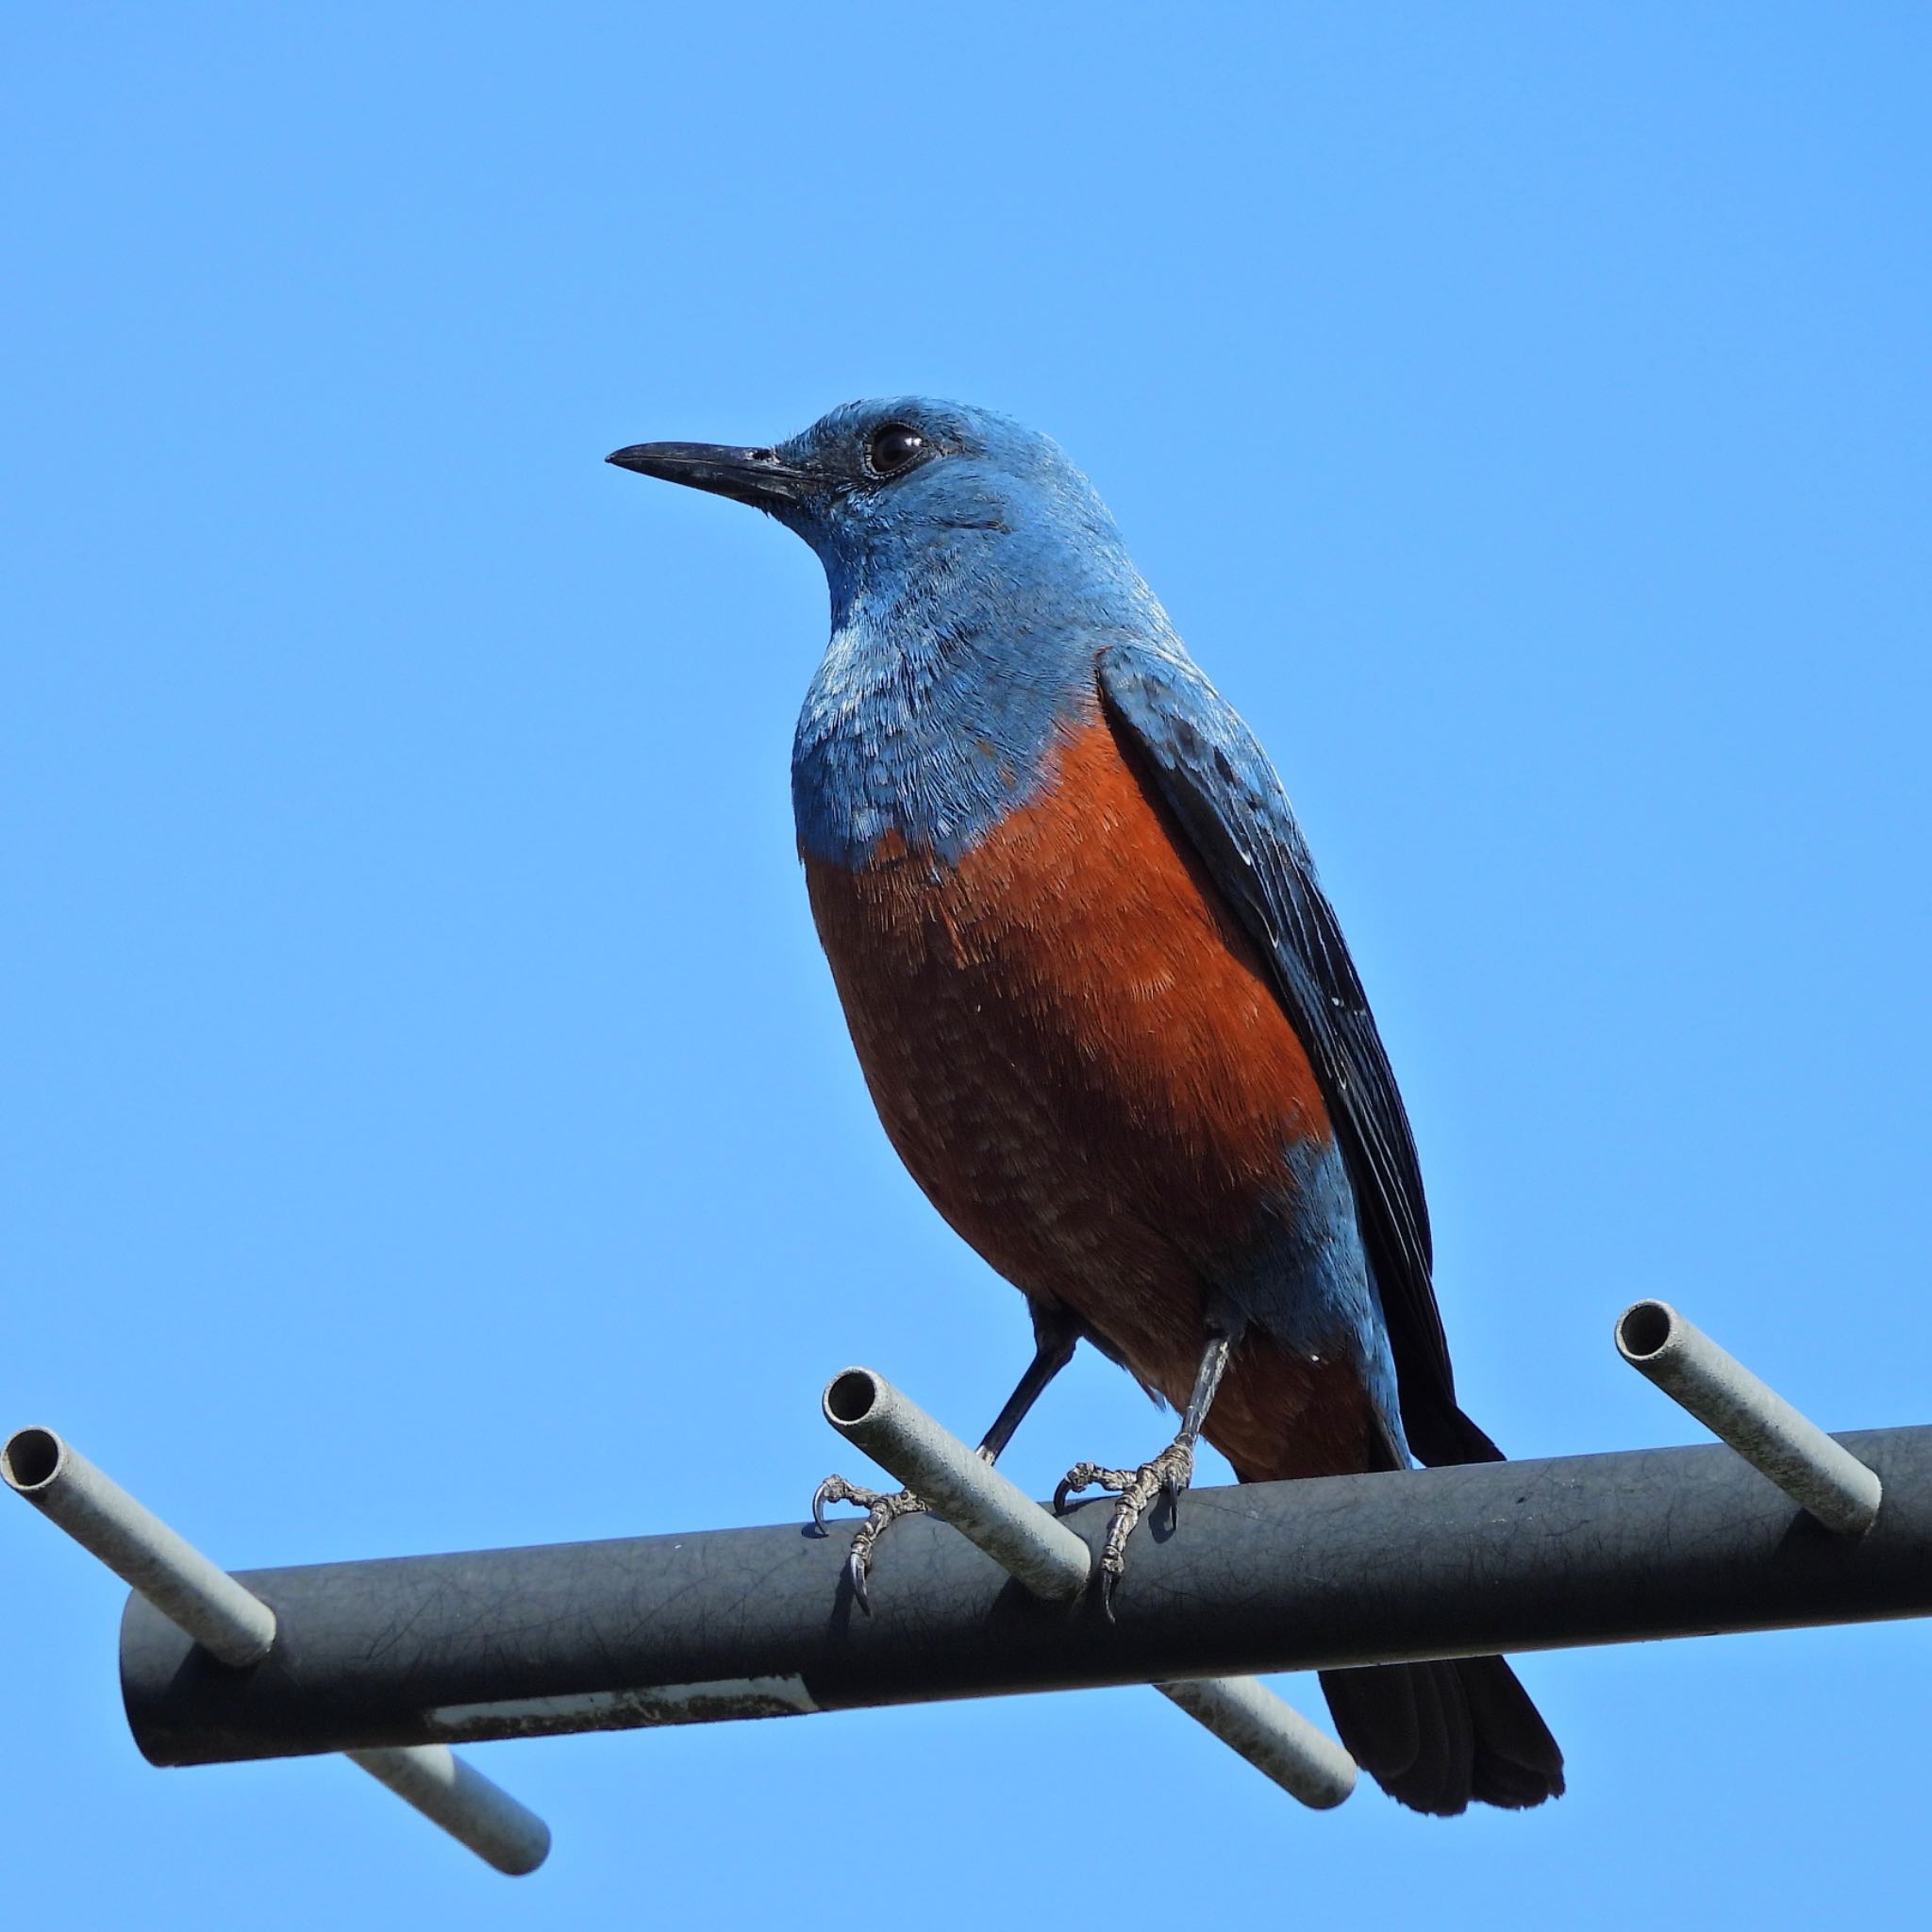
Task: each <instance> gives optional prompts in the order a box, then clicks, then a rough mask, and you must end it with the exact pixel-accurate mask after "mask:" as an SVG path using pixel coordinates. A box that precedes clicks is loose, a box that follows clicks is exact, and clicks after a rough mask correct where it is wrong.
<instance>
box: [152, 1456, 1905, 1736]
mask: <svg viewBox="0 0 1932 1932" xmlns="http://www.w3.org/2000/svg"><path fill="white" fill-rule="evenodd" d="M1840 1440H1841V1441H1843V1442H1844V1444H1845V1446H1846V1448H1848V1449H1849V1450H1850V1451H1851V1452H1852V1454H1853V1455H1855V1456H1857V1457H1858V1458H1859V1459H1860V1460H1861V1461H1864V1462H1866V1463H1868V1464H1870V1465H1871V1467H1872V1468H1873V1469H1874V1470H1875V1471H1876V1472H1877V1473H1878V1474H1879V1476H1880V1477H1881V1479H1882V1480H1883V1482H1884V1485H1885V1497H1886V1502H1885V1507H1884V1509H1883V1510H1882V1511H1881V1512H1880V1515H1879V1519H1878V1521H1877V1523H1876V1524H1874V1526H1873V1528H1872V1529H1871V1530H1870V1532H1869V1533H1868V1534H1866V1535H1865V1536H1863V1537H1860V1538H1857V1539H1856V1540H1853V1539H1848V1538H1840V1537H1836V1536H1833V1535H1832V1534H1831V1533H1830V1532H1829V1531H1827V1530H1825V1529H1824V1528H1823V1527H1822V1526H1821V1525H1820V1524H1817V1523H1816V1522H1814V1521H1813V1520H1812V1519H1811V1518H1810V1517H1809V1516H1807V1514H1805V1512H1804V1511H1802V1510H1801V1509H1799V1508H1798V1507H1796V1505H1794V1504H1793V1503H1792V1502H1791V1501H1790V1498H1789V1497H1788V1496H1786V1495H1785V1494H1783V1493H1782V1492H1781V1491H1778V1490H1777V1489H1775V1488H1774V1487H1773V1486H1772V1485H1771V1484H1770V1483H1768V1482H1766V1481H1765V1479H1764V1478H1763V1477H1762V1476H1761V1475H1759V1474H1757V1471H1756V1470H1754V1469H1752V1468H1751V1467H1750V1466H1749V1465H1748V1464H1746V1463H1744V1462H1743V1461H1741V1460H1740V1458H1739V1457H1737V1456H1736V1455H1734V1454H1733V1453H1732V1451H1731V1450H1729V1449H1727V1448H1726V1447H1724V1445H1723V1444H1722V1443H1709V1444H1706V1445H1703V1446H1700V1447H1695V1448H1687V1449H1654V1450H1639V1451H1631V1452H1625V1453H1623V1454H1619V1455H1613V1456H1588V1457H1565V1458H1562V1459H1559V1460H1554V1461H1546V1462H1513V1463H1478V1464H1472V1465H1469V1466H1467V1467H1463V1468H1451V1469H1435V1470H1417V1471H1408V1472H1404V1473H1400V1474H1377V1475H1352V1476H1326V1477H1323V1478H1320V1479H1319V1480H1315V1481H1310V1482H1303V1483H1257V1484H1251V1485H1248V1486H1246V1487H1241V1488H1233V1489H1220V1490H1205V1489H1204V1490H1194V1491H1190V1492H1189V1494H1188V1497H1187V1499H1186V1501H1185V1503H1184V1504H1183V1505H1182V1507H1181V1516H1180V1527H1179V1530H1178V1532H1177V1533H1176V1534H1174V1535H1173V1536H1162V1535H1158V1534H1150V1533H1149V1529H1150V1528H1153V1527H1155V1525H1149V1526H1147V1527H1143V1529H1142V1531H1141V1535H1139V1536H1137V1537H1136V1538H1135V1540H1134V1550H1133V1555H1132V1559H1131V1561H1130V1562H1129V1563H1128V1566H1127V1574H1126V1576H1125V1578H1124V1581H1123V1583H1122V1585H1121V1588H1120V1591H1119V1592H1118V1594H1117V1596H1116V1598H1115V1604H1114V1607H1115V1609H1116V1611H1117V1613H1118V1618H1119V1621H1118V1623H1117V1624H1114V1625H1111V1626H1109V1625H1108V1623H1107V1622H1106V1620H1105V1618H1104V1617H1102V1616H1101V1615H1100V1613H1099V1607H1098V1605H1097V1603H1096V1602H1095V1601H1094V1598H1093V1596H1092V1594H1091V1592H1090V1593H1089V1594H1088V1595H1086V1596H1083V1597H1082V1598H1081V1599H1080V1600H1079V1601H1078V1602H1077V1603H1075V1604H1074V1605H1073V1606H1072V1607H1062V1606H1059V1605H1054V1604H1045V1603H1041V1602H1040V1601H1039V1600H1038V1599H1036V1598H1034V1597H1032V1596H1031V1595H1029V1594H1028V1592H1027V1591H1025V1590H1024V1589H1023V1588H1022V1587H1021V1586H1020V1585H1019V1584H1018V1583H1016V1582H1014V1581H1013V1580H1012V1579H1011V1578H1010V1577H1008V1576H1007V1575H1006V1574H1004V1573H1003V1572H1002V1571H1001V1570H1000V1568H999V1566H998V1565H997V1564H995V1563H994V1562H993V1561H992V1560H991V1558H990V1557H986V1556H984V1555H983V1554H982V1553H981V1552H980V1551H978V1550H976V1549H974V1547H973V1545H972V1544H971V1543H969V1542H967V1541H965V1540H964V1539H963V1538H962V1537H960V1536H958V1535H957V1534H956V1533H955V1532H954V1531H953V1530H951V1529H949V1528H948V1527H947V1526H946V1525H945V1524H941V1523H936V1522H933V1521H931V1520H929V1519H927V1518H923V1517H909V1518H908V1519H906V1520H905V1521H903V1522H901V1523H899V1524H895V1525H894V1527H893V1530H892V1534H891V1537H890V1538H889V1539H888V1540H887V1541H886V1543H885V1545H884V1546H883V1547H882V1549H881V1551H880V1555H879V1559H878V1563H877V1566H876V1568H875V1570H874V1576H873V1592H872V1594H873V1605H874V1614H873V1615H872V1616H871V1617H866V1616H863V1615H862V1614H860V1613H858V1610H857V1608H856V1607H855V1606H854V1605H853V1603H852V1601H851V1598H850V1595H849V1592H848V1591H846V1589H845V1588H844V1587H843V1584H842V1581H841V1574H840V1572H841V1564H842V1563H843V1560H844V1557H845V1552H846V1549H847V1547H848V1546H849V1543H850V1538H851V1532H850V1530H849V1529H847V1528H845V1527H844V1526H843V1525H841V1526H840V1527H839V1528H838V1529H837V1530H836V1531H835V1532H834V1533H833V1534H832V1535H830V1536H828V1537H824V1538H820V1537H815V1536H813V1535H810V1534H809V1533H808V1532H807V1531H805V1530H803V1529H801V1528H800V1527H799V1526H797V1525H795V1524H785V1525H780V1526H777V1527H773V1528H764V1529H725V1530H707V1531H701V1532H696V1533H692V1534H689V1535H683V1536H653V1537H643V1538H638V1539H634V1540H626V1541H610V1542H595V1543H564V1544H556V1545H551V1546H549V1547H539V1548H534V1549H516V1550H493V1551H481V1552H477V1553H475V1554H471V1555H466V1556H441V1557H395V1558H389V1559H385V1560H379V1561H375V1562H362V1563H329V1564H319V1565H315V1566H312V1567H307V1568H302V1569H292V1570H256V1571H242V1572H240V1573H238V1574H239V1578H240V1580H241V1581H242V1582H243V1583H244V1584H246V1585H247V1587H248V1588H249V1589H250V1590H251V1591H256V1592H258V1594H259V1595H260V1596H261V1597H262V1598H263V1599H264V1600H265V1601H266V1602H267V1603H268V1604H269V1605H270V1606H271V1607H273V1608H274V1610H275V1614H276V1617H277V1620H278V1623H279V1635H278V1638H277V1641H276V1643H275V1649H274V1650H273V1651H272V1652H271V1653H270V1654H269V1656H268V1657H265V1658H264V1659H263V1660H262V1661H261V1662H260V1663H259V1664H258V1665H256V1666H255V1668H254V1669H253V1670H252V1671H249V1672H247V1673H246V1674H236V1673H233V1672H228V1671H224V1670H223V1669H222V1668H221V1667H220V1666H219V1665H216V1664H215V1663H213V1662H212V1660H211V1659H209V1658H208V1657H206V1656H205V1655H201V1654H198V1653H196V1651H195V1650H194V1648H193V1646H192V1645H191V1644H190V1643H189V1642H188V1641H187V1640H186V1639H185V1638H184V1637H183V1636H182V1635H181V1633H180V1632H179V1631H178V1630H176V1629H175V1628H174V1626H173V1625H171V1624H169V1623H168V1622H167V1621H166V1620H165V1619H164V1618H162V1617H161V1616H159V1615H158V1614H157V1613H156V1612H155V1611H154V1610H153V1609H151V1608H150V1607H147V1606H146V1605H145V1604H143V1603H142V1601H141V1600H140V1599H139V1598H136V1599H134V1600H132V1601H131V1602H130V1603H129V1605H128V1607H127V1612H126V1615H125V1619H124V1621H123V1624H122V1652H121V1658H122V1686H123V1691H124V1693H125V1698H126V1703H127V1710H128V1717H129V1721H130V1724H131V1725H132V1727H133V1731H134V1735H135V1740H136V1742H137V1743H138V1744H139V1745H140V1747H141V1749H142V1752H143V1753H144V1754H145V1755H146V1756H147V1757H149V1758H150V1759H151V1760H153V1761H154V1762H156V1763H160V1764H189V1763H208V1762H216V1761H220V1760H225V1759H236V1758H247V1757H278V1756H291V1755H297V1754H302V1753H308V1752H319V1751H344V1750H356V1749H365V1748H368V1747H371V1746H375V1745H381V1744H415V1743H457V1742H460V1741H462V1740H465V1739H485V1738H507V1737H525V1736H530V1735H533V1734H542V1733H550V1732H561V1731H576V1730H598V1729H614V1728H622V1727H625V1726H632V1725H646V1724H672V1723H691V1722H703V1721H706V1720H710V1719H722V1718H744V1717H776V1716H783V1715H787V1714H791V1713H796V1712H806V1711H813V1710H837V1709H847V1708H855V1707H863V1706H868V1705H888V1704H909V1703H918V1702H922V1701H927V1700H936V1699H942V1698H953V1697H975V1696H997V1695H1002V1694H1006V1693H1010V1692H1017V1691H1043V1690H1055V1689H1066V1688H1073V1687H1076V1686H1086V1685H1099V1684H1124V1683H1152V1682H1165V1681H1168V1680H1171V1679H1174V1678H1179V1677H1207V1676H1239V1675H1245V1674H1252V1673H1257V1672H1269V1671H1280V1670H1301V1669H1326V1668H1330V1667H1335V1666H1346V1665H1351V1664H1365V1663H1373V1662H1377V1661H1389V1660H1396V1659H1414V1658H1421V1657H1460V1656H1474V1655H1482V1654H1486V1653H1488V1652H1491V1651H1524V1650H1543V1649H1555V1648H1560V1647H1562V1646H1565V1645H1572V1644H1587V1643H1617V1642H1629V1641H1637V1640H1641V1639H1647V1638H1660V1637H1683V1636H1691V1635H1696V1634H1703V1633H1707V1632H1716V1631H1724V1630H1770V1629H1782V1628H1788V1627H1790V1626H1793V1625H1798V1624H1846V1623H1859V1622H1867V1621H1873V1620H1876V1619H1881V1618H1890V1617H1907V1616H1924V1615H1926V1614H1928V1613H1932V1427H1921V1428H1907V1429H1879V1430H1872V1431H1868V1432H1865V1433H1861V1434H1857V1435H1850V1436H1846V1437H1843V1438H1841V1439H1840ZM1110 1508H1111V1505H1110V1502H1109V1501H1108V1500H1105V1499H1103V1500H1102V1501H1101V1502H1099V1503H1098V1504H1097V1505H1090V1506H1088V1507H1082V1508H1079V1509H1076V1510H1075V1511H1074V1512H1073V1513H1072V1514H1071V1515H1070V1516H1069V1517H1068V1518H1067V1521H1068V1523H1069V1524H1071V1525H1072V1526H1073V1527H1074V1529H1075V1530H1076V1531H1077V1532H1078V1533H1079V1534H1080V1535H1082V1536H1083V1537H1084V1538H1085V1539H1086V1540H1087V1541H1088V1543H1089V1546H1090V1547H1091V1546H1092V1545H1093V1544H1094V1543H1095V1542H1097V1541H1098V1540H1099V1539H1100V1537H1101V1536H1102V1535H1104V1533H1105V1530H1106V1525H1107V1521H1108V1514H1109V1512H1110Z"/></svg>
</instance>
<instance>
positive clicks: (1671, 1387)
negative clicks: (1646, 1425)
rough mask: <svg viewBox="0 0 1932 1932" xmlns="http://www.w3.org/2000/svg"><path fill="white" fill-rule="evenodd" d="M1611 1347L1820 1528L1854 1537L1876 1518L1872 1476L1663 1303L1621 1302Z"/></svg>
mask: <svg viewBox="0 0 1932 1932" xmlns="http://www.w3.org/2000/svg"><path fill="white" fill-rule="evenodd" d="M1617 1353H1618V1354H1619V1355H1621V1356H1622V1357H1624V1360H1625V1361H1626V1362H1628V1363H1629V1364H1630V1366H1631V1367H1632V1368H1633V1369H1635V1370H1636V1371H1637V1372H1638V1374H1641V1375H1645V1376H1647V1377H1648V1378H1649V1379H1650V1380H1651V1381H1653V1382H1655V1383H1656V1384H1657V1387H1658V1388H1659V1389H1661V1390H1662V1391H1664V1393H1665V1394H1666V1395H1668V1396H1670V1397H1671V1399H1672V1400H1673V1401H1674V1402H1676V1403H1679V1404H1680V1405H1681V1406H1682V1407H1685V1408H1687V1409H1689V1410H1690V1411H1691V1414H1692V1415H1694V1416H1695V1417H1696V1418H1697V1420H1698V1421H1699V1422H1701V1423H1702V1424H1704V1425H1705V1427H1706V1428H1707V1429H1708V1430H1710V1432H1711V1433H1712V1434H1713V1435H1715V1436H1718V1437H1721V1438H1722V1439H1723V1440H1724V1441H1726V1442H1728V1443H1729V1444H1730V1445H1731V1447H1732V1448H1733V1449H1735V1450H1736V1451H1737V1452H1738V1454H1739V1455H1740V1456H1741V1457H1743V1458H1744V1460H1745V1461H1746V1462H1748V1463H1750V1464H1751V1466H1752V1467H1753V1468H1754V1469H1756V1470H1757V1471H1759V1472H1760V1473H1761V1474H1764V1475H1767V1476H1769V1477H1770V1478H1771V1480H1772V1481H1773V1482H1774V1483H1775V1484H1776V1485H1777V1486H1778V1488H1779V1489H1781V1490H1782V1491H1784V1492H1785V1494H1786V1495H1788V1496H1789V1497H1790V1499H1791V1500H1792V1502H1794V1503H1797V1504H1799V1505H1800V1506H1801V1507H1804V1508H1806V1509H1807V1510H1809V1511H1810V1513H1811V1514H1812V1515H1813V1516H1815V1517H1816V1518H1817V1519H1818V1521H1819V1522H1820V1523H1822V1524H1824V1526H1825V1527H1826V1528H1827V1529H1833V1530H1837V1531H1838V1532H1839V1533H1840V1535H1842V1536H1857V1535H1862V1534H1863V1533H1864V1532H1865V1531H1866V1530H1868V1529H1870V1528H1871V1527H1872V1525H1873V1524H1874V1523H1875V1522H1876V1521H1877V1520H1878V1505H1879V1502H1880V1501H1881V1499H1882V1497H1883V1494H1884V1491H1883V1490H1882V1488H1881V1486H1880V1484H1879V1481H1878V1477H1877V1475H1876V1474H1874V1472H1873V1471H1872V1470H1870V1469H1868V1468H1867V1467H1866V1466H1865V1464H1864V1463H1862V1462H1860V1461H1859V1460H1858V1458H1857V1457H1856V1456H1854V1455H1853V1454H1852V1453H1851V1451H1850V1450H1848V1449H1844V1448H1841V1447H1840V1445H1839V1444H1838V1443H1836V1442H1834V1441H1832V1440H1831V1438H1830V1437H1829V1436H1827V1435H1826V1434H1825V1433H1824V1430H1823V1429H1821V1428H1820V1427H1819V1426H1818V1425H1817V1424H1815V1423H1812V1422H1809V1421H1807V1419H1806V1418H1805V1417H1804V1416H1803V1415H1801V1414H1800V1413H1799V1412H1798V1411H1797V1410H1796V1409H1795V1408H1793V1407H1791V1405H1790V1403H1789V1402H1787V1401H1786V1400H1785V1399H1784V1397H1783V1396H1781V1395H1780V1394H1778V1393H1777V1391H1775V1390H1774V1389H1772V1388H1770V1387H1769V1386H1768V1385H1767V1384H1765V1383H1763V1382H1760V1381H1759V1380H1758V1379H1757V1376H1756V1375H1754V1374H1752V1373H1751V1371H1750V1370H1749V1369H1747V1368H1746V1367H1745V1366H1744V1365H1743V1363H1742V1362H1740V1361H1739V1360H1738V1359H1737V1358H1736V1357H1733V1356H1731V1355H1728V1354H1726V1353H1725V1351H1724V1350H1723V1349H1722V1348H1720V1347H1719V1346H1718V1345H1717V1343H1716V1342H1714V1341H1712V1340H1711V1339H1710V1337H1709V1336H1707V1334H1705V1332H1704V1331H1703V1329H1701V1328H1699V1327H1698V1326H1696V1324H1694V1323H1691V1322H1687V1321H1686V1320H1685V1319H1684V1318H1683V1316H1682V1315H1680V1314H1678V1312H1677V1311H1676V1309H1675V1308H1674V1307H1672V1306H1671V1305H1670V1303H1669V1302H1659V1301H1641V1302H1633V1303H1632V1304H1631V1305H1630V1307H1627V1308H1625V1309H1624V1312H1623V1313H1622V1314H1621V1315H1620V1316H1618V1318H1617Z"/></svg>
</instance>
